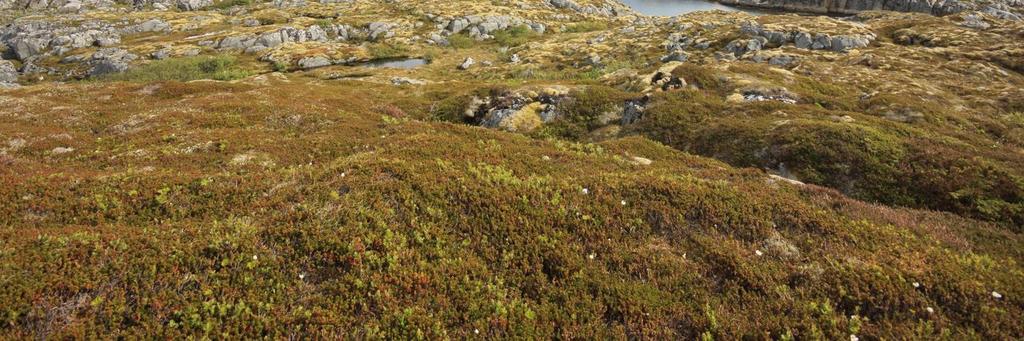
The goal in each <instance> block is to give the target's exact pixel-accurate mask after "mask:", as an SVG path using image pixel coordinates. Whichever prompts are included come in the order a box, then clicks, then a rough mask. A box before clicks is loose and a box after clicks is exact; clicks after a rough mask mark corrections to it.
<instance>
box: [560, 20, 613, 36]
mask: <svg viewBox="0 0 1024 341" xmlns="http://www.w3.org/2000/svg"><path fill="white" fill-rule="evenodd" d="M607 29H608V23H606V22H603V21H583V22H578V23H575V24H572V25H567V26H566V27H565V32H566V33H582V32H593V31H603V30H607Z"/></svg>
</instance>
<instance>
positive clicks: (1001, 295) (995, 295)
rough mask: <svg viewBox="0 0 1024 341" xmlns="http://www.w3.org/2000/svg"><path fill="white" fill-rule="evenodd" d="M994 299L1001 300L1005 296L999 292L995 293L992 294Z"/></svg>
mask: <svg viewBox="0 0 1024 341" xmlns="http://www.w3.org/2000/svg"><path fill="white" fill-rule="evenodd" d="M992 297H993V298H995V299H997V300H998V299H1000V298H1003V294H1000V293H998V292H995V291H993V292H992Z"/></svg>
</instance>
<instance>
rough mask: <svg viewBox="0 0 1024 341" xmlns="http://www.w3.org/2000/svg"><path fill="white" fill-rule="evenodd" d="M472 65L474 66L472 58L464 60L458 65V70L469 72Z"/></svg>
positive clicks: (474, 62)
mask: <svg viewBox="0 0 1024 341" xmlns="http://www.w3.org/2000/svg"><path fill="white" fill-rule="evenodd" d="M474 64H476V61H475V60H473V57H467V58H466V60H464V61H462V64H459V70H469V68H471V67H473V65H474Z"/></svg>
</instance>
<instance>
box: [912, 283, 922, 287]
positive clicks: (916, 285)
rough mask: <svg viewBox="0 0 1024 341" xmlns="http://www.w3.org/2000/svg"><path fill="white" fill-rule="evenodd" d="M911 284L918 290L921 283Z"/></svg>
mask: <svg viewBox="0 0 1024 341" xmlns="http://www.w3.org/2000/svg"><path fill="white" fill-rule="evenodd" d="M911 284H913V285H914V287H915V288H920V287H921V283H918V282H914V283H911Z"/></svg>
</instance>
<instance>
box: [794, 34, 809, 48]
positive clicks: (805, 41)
mask: <svg viewBox="0 0 1024 341" xmlns="http://www.w3.org/2000/svg"><path fill="white" fill-rule="evenodd" d="M793 43H794V44H796V47H797V48H800V49H808V50H809V49H810V48H811V44H813V43H814V41H813V39H812V38H811V34H810V33H807V32H799V33H797V34H796V36H795V37H794V38H793Z"/></svg>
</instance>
